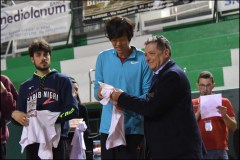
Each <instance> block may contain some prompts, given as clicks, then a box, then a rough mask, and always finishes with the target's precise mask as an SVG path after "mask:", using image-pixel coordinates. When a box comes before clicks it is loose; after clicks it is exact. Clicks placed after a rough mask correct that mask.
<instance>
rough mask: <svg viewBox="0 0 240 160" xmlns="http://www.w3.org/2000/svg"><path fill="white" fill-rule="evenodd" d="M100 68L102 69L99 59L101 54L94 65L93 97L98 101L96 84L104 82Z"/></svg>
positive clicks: (100, 59)
mask: <svg viewBox="0 0 240 160" xmlns="http://www.w3.org/2000/svg"><path fill="white" fill-rule="evenodd" d="M102 67H103V66H102V58H101V54H99V55H98V57H97V61H96V65H95V81H94V97H95V99H96V100H98V101H100V99H99V97H98V89H99V84H98V82H104V79H103V73H102V71H103V68H102Z"/></svg>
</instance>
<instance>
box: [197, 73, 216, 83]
mask: <svg viewBox="0 0 240 160" xmlns="http://www.w3.org/2000/svg"><path fill="white" fill-rule="evenodd" d="M200 78H204V79H209V78H210V79H211V80H212V83H214V78H213V74H212V73H211V72H209V71H202V72H200V73H199V75H198V79H197V82H198V83H199V79H200Z"/></svg>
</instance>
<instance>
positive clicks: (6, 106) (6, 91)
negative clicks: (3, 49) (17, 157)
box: [1, 74, 18, 159]
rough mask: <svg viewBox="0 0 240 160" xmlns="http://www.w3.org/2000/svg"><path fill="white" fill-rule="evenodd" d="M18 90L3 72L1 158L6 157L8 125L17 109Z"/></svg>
mask: <svg viewBox="0 0 240 160" xmlns="http://www.w3.org/2000/svg"><path fill="white" fill-rule="evenodd" d="M17 96H18V93H17V90H16V88H15V87H14V85H13V83H12V82H11V80H10V79H9V78H8V77H7V76H4V75H2V74H1V159H6V142H7V139H8V138H9V131H8V127H7V125H6V123H7V121H9V120H10V119H11V113H12V111H13V110H15V109H16V101H17Z"/></svg>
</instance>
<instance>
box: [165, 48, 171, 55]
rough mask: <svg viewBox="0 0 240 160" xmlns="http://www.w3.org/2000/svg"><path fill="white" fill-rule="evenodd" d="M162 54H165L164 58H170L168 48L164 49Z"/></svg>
mask: <svg viewBox="0 0 240 160" xmlns="http://www.w3.org/2000/svg"><path fill="white" fill-rule="evenodd" d="M164 54H165V56H168V57H170V50H169V49H168V48H165V49H164Z"/></svg>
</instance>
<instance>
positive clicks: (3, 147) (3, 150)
mask: <svg viewBox="0 0 240 160" xmlns="http://www.w3.org/2000/svg"><path fill="white" fill-rule="evenodd" d="M1 159H6V144H1Z"/></svg>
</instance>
